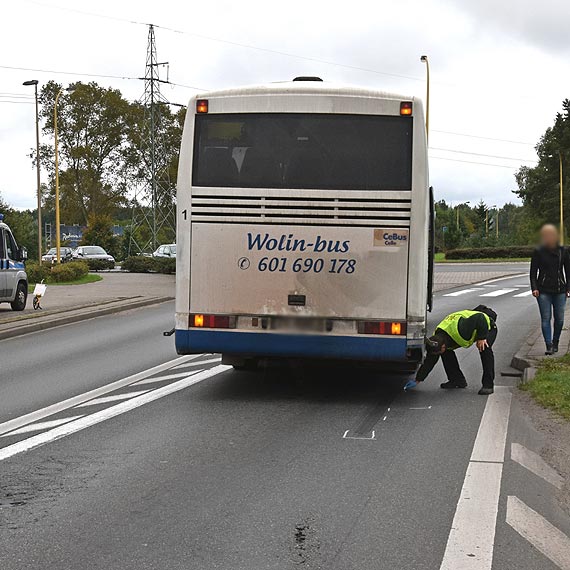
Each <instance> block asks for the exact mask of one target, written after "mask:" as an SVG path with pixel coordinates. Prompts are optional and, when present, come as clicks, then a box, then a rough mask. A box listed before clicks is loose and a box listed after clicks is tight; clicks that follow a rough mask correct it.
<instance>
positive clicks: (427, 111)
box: [420, 55, 429, 146]
mask: <svg viewBox="0 0 570 570" xmlns="http://www.w3.org/2000/svg"><path fill="white" fill-rule="evenodd" d="M420 61H421V62H423V63H425V64H426V73H427V76H426V79H427V84H426V139H427V143H428V146H429V59H428V56H427V55H422V56H421V57H420Z"/></svg>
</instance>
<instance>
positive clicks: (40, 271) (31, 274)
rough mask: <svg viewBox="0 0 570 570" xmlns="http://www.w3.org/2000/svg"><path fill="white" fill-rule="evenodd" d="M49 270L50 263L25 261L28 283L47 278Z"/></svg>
mask: <svg viewBox="0 0 570 570" xmlns="http://www.w3.org/2000/svg"><path fill="white" fill-rule="evenodd" d="M50 270H51V265H50V264H49V263H44V264H43V265H40V264H39V263H36V262H34V261H27V262H26V273H27V274H28V281H29V282H30V283H41V282H42V280H47V279H48V277H49V274H50Z"/></svg>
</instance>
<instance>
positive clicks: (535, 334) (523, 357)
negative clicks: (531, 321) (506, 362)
mask: <svg viewBox="0 0 570 570" xmlns="http://www.w3.org/2000/svg"><path fill="white" fill-rule="evenodd" d="M541 334H542V333H541V331H540V328H537V329H536V330H534V331H532V333H530V334H529V335H528V337H527V338H526V340H525V341H524V343H523V345H522V346H521V347H520V348H519V350H518V352H517V353H516V354H515V355H514V356H513V358H512V360H511V366H512V368H515V369H516V370H520V371H521V372H523V373H524V371H525V370H526V369H527V368H534V367H535V366H536V363H537V359H536V358H534V357H533V356H531V355H530V353H531V351H532V349H533V347H534V345H535V344H536V342H537V340H538V339H539V337H540V336H541Z"/></svg>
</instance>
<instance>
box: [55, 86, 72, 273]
mask: <svg viewBox="0 0 570 570" xmlns="http://www.w3.org/2000/svg"><path fill="white" fill-rule="evenodd" d="M64 91H66V92H67V93H73V91H75V87H73V86H71V87H68V88H65V87H62V88H61V89H60V90H59V91H58V92H57V94H56V96H55V102H54V105H53V133H54V139H55V257H56V261H55V262H56V263H61V256H60V252H61V231H60V227H59V151H58V136H57V103H58V101H59V96H60V95H61V94H62V93H63V92H64Z"/></svg>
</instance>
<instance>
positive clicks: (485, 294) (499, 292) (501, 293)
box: [479, 287, 516, 297]
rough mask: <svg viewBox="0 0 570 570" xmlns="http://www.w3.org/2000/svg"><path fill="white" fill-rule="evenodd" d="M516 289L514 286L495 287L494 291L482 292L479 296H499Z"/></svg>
mask: <svg viewBox="0 0 570 570" xmlns="http://www.w3.org/2000/svg"><path fill="white" fill-rule="evenodd" d="M513 291H516V289H514V288H512V287H511V288H509V289H497V290H495V291H489V292H488V293H483V295H479V296H480V297H500V296H501V295H506V294H507V293H512V292H513Z"/></svg>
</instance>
